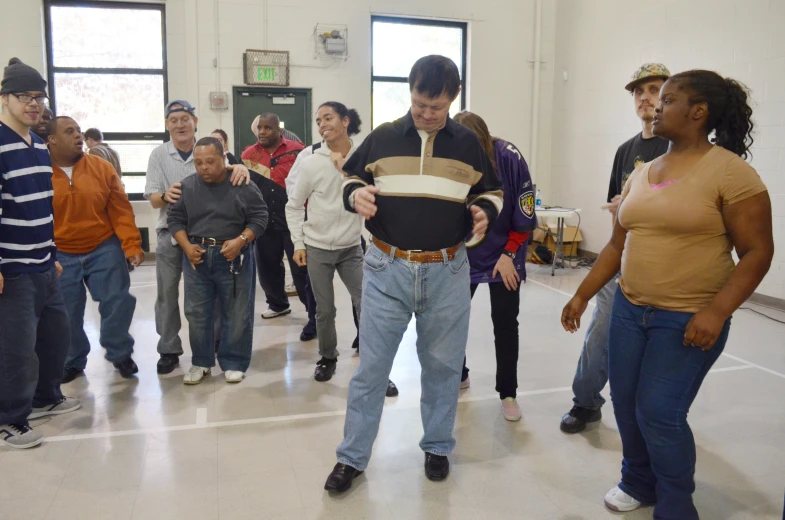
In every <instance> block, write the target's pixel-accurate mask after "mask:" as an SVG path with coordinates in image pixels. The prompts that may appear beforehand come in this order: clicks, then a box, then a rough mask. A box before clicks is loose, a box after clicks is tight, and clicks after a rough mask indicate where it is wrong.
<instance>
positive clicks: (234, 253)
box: [221, 237, 246, 262]
mask: <svg viewBox="0 0 785 520" xmlns="http://www.w3.org/2000/svg"><path fill="white" fill-rule="evenodd" d="M245 244H246V241H245V240H243V239H242V238H240V237H237V238H235V239H232V240H227V241H226V242H224V245H223V246H222V247H221V254H222V255H224V258H226V259H227V260H229V261H230V262H231V261H232V260H234V259H235V258H237V257H238V256H239V255H240V251H242V249H243V247H245Z"/></svg>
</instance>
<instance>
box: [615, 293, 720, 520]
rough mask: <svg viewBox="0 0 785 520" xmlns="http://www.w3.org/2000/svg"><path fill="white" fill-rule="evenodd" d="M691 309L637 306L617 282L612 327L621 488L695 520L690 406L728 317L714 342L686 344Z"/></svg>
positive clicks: (665, 514)
mask: <svg viewBox="0 0 785 520" xmlns="http://www.w3.org/2000/svg"><path fill="white" fill-rule="evenodd" d="M692 316H693V314H691V313H686V312H673V311H666V310H662V309H656V308H654V307H646V306H638V305H633V304H632V303H631V302H630V301H629V300H628V299H627V298H626V297H625V296H624V294H623V293H622V292H621V289H619V290H618V291H617V293H616V298H615V300H614V302H613V313H612V315H611V328H610V348H609V364H610V381H611V400H612V401H613V409H614V412H615V414H616V423H617V424H618V426H619V433H620V434H621V440H622V453H623V455H624V460H623V461H622V469H621V484H619V487H620V488H621V489H622V491H624V492H625V493H627V494H628V495H630V496H631V497H633V498H635V499H637V500H639V501H641V502H643V503H654V504H656V505H655V508H654V518H655V519H657V520H697V518H698V512H697V511H696V509H695V506H694V505H693V503H692V493H693V491H695V480H694V474H695V440H694V439H693V436H692V430H690V426H689V425H688V424H687V413H688V412H689V410H690V405H691V404H692V401H693V400H694V399H695V396H696V394H697V393H698V390H699V389H700V386H701V383H702V382H703V378H704V377H706V374H707V373H708V372H709V369H710V368H711V366H712V365H713V364H714V362H715V361H716V360H717V358H718V357H719V356H720V354H721V353H722V351H723V349H724V348H725V342H726V341H727V339H728V331H729V330H730V318H729V319H728V321H726V322H725V326H724V327H723V329H722V332H721V334H720V337H719V339H718V340H717V343H716V344H715V345H714V348H712V349H711V350H708V351H706V352H704V351H703V350H701V349H700V348H698V347H685V346H684V345H683V343H682V341H683V339H684V331H685V329H686V327H687V323H688V322H689V321H690V318H692Z"/></svg>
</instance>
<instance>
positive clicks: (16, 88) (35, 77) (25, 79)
mask: <svg viewBox="0 0 785 520" xmlns="http://www.w3.org/2000/svg"><path fill="white" fill-rule="evenodd" d="M14 92H46V81H45V80H44V78H42V77H41V74H40V73H39V72H38V71H37V70H35V69H34V68H33V67H31V66H30V65H26V64H25V63H23V62H22V60H20V59H19V58H11V59H10V60H9V61H8V66H7V67H6V68H5V69H4V70H3V82H2V83H0V94H11V93H14Z"/></svg>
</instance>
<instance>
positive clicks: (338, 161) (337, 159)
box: [330, 152, 346, 174]
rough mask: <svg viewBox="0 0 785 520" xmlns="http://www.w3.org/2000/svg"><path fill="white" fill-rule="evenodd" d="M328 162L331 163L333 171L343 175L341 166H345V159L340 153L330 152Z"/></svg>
mask: <svg viewBox="0 0 785 520" xmlns="http://www.w3.org/2000/svg"><path fill="white" fill-rule="evenodd" d="M330 161H332V163H333V166H335V169H336V170H338V171H339V172H341V173H342V174H343V165H344V164H346V158H345V157H344V155H343V154H342V153H341V152H330Z"/></svg>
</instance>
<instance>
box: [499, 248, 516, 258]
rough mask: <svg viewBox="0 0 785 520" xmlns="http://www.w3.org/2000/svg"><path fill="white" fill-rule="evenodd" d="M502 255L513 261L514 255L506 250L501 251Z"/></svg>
mask: <svg viewBox="0 0 785 520" xmlns="http://www.w3.org/2000/svg"><path fill="white" fill-rule="evenodd" d="M502 254H503V255H507V256H509V257H510V258H512V259H513V260H515V253H510V252H509V251H507V250H506V249H505V250H503V251H502Z"/></svg>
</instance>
